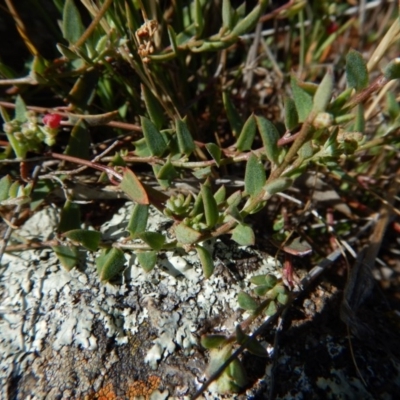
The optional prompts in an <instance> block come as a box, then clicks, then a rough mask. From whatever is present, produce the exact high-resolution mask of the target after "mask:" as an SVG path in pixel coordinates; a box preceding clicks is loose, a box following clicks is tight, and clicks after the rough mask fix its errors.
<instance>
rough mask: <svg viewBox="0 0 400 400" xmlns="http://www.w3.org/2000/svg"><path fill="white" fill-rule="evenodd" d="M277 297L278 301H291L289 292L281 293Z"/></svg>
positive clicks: (283, 302)
mask: <svg viewBox="0 0 400 400" xmlns="http://www.w3.org/2000/svg"><path fill="white" fill-rule="evenodd" d="M276 299H277V300H278V303H280V304H282V305H285V304H287V302H288V301H289V295H288V294H287V293H279V294H278V297H277V298H276Z"/></svg>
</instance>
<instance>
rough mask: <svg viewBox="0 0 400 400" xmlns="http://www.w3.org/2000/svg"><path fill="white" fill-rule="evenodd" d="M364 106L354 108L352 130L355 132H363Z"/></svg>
mask: <svg viewBox="0 0 400 400" xmlns="http://www.w3.org/2000/svg"><path fill="white" fill-rule="evenodd" d="M364 115H365V114H364V104H358V105H357V107H356V119H355V121H354V127H353V130H354V131H356V132H363V133H364V132H365V117H364Z"/></svg>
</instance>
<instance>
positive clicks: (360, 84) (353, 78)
mask: <svg viewBox="0 0 400 400" xmlns="http://www.w3.org/2000/svg"><path fill="white" fill-rule="evenodd" d="M346 79H347V85H348V86H349V87H351V88H354V89H356V91H357V92H359V91H360V90H362V89H364V88H366V87H367V86H368V81H369V76H368V69H367V64H366V62H365V61H364V59H363V57H362V55H361V54H360V53H359V52H358V51H356V50H350V51H349V52H348V54H347V56H346Z"/></svg>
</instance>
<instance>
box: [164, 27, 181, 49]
mask: <svg viewBox="0 0 400 400" xmlns="http://www.w3.org/2000/svg"><path fill="white" fill-rule="evenodd" d="M167 29H168V37H169V41H170V43H171V48H172V51H173V53H174V54H178V51H179V49H178V43H177V41H176V33H175V31H174V28H173V27H172V26H171V25H168V26H167Z"/></svg>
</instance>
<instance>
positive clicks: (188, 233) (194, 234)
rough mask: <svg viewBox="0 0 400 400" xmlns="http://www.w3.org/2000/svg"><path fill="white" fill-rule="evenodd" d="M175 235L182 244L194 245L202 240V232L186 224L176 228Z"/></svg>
mask: <svg viewBox="0 0 400 400" xmlns="http://www.w3.org/2000/svg"><path fill="white" fill-rule="evenodd" d="M175 235H176V239H177V240H178V242H179V243H182V244H192V243H195V242H198V241H199V240H200V238H201V233H200V232H198V231H196V230H194V229H193V228H191V227H190V226H187V225H185V224H184V223H180V224H179V225H177V226H176V227H175Z"/></svg>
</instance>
